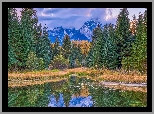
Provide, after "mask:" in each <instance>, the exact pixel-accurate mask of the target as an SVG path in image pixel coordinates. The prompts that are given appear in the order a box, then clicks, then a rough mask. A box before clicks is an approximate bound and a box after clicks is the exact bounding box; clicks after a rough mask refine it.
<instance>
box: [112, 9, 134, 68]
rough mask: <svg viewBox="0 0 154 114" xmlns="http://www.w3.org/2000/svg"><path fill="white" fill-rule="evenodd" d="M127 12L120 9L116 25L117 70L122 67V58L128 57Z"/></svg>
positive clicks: (128, 25) (129, 47) (128, 32)
mask: <svg viewBox="0 0 154 114" xmlns="http://www.w3.org/2000/svg"><path fill="white" fill-rule="evenodd" d="M128 15H129V12H128V10H127V8H123V9H121V12H120V14H119V15H118V18H117V23H116V31H115V32H116V37H117V42H116V44H117V48H118V55H119V56H118V59H117V61H118V68H121V66H122V64H121V63H122V58H123V57H127V56H129V55H130V51H131V41H132V39H131V38H132V37H130V36H131V32H130V30H129V29H130V23H129V18H128Z"/></svg>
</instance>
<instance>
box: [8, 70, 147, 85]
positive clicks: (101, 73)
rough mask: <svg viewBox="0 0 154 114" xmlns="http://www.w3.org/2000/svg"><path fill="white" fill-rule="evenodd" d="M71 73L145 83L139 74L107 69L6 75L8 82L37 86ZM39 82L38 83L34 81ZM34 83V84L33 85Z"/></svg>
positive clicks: (97, 79) (100, 78)
mask: <svg viewBox="0 0 154 114" xmlns="http://www.w3.org/2000/svg"><path fill="white" fill-rule="evenodd" d="M72 73H82V76H86V77H87V78H90V79H92V80H95V81H102V80H103V81H116V82H132V83H141V82H142V83H146V82H147V76H146V75H141V74H140V73H138V72H136V71H133V72H130V73H129V74H127V73H125V72H124V70H120V71H112V70H107V69H101V70H95V69H89V68H84V67H81V68H74V69H66V70H63V71H56V72H55V71H54V72H53V71H51V70H43V71H36V72H25V73H19V72H14V73H8V79H9V80H10V81H9V82H10V83H11V82H14V81H13V80H15V81H16V82H20V84H21V85H27V84H28V83H29V84H31V85H32V84H37V83H38V82H39V81H40V80H41V81H40V82H39V83H45V82H47V81H51V80H61V79H63V78H64V77H63V76H65V75H68V74H72ZM36 79H37V80H39V81H36ZM24 80H27V81H31V82H24ZM35 82H36V83H35ZM15 85H16V84H11V86H15Z"/></svg>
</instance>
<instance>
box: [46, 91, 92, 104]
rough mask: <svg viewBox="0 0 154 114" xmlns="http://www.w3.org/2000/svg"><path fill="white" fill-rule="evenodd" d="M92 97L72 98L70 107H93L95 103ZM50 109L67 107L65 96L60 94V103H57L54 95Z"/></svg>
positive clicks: (51, 98)
mask: <svg viewBox="0 0 154 114" xmlns="http://www.w3.org/2000/svg"><path fill="white" fill-rule="evenodd" d="M91 99H92V97H91V96H87V97H82V96H78V97H76V96H74V95H73V96H72V99H71V100H70V101H69V105H68V107H92V106H93V101H92V100H91ZM48 107H66V105H65V102H64V99H63V94H61V93H60V97H59V99H58V101H56V98H55V96H54V95H53V94H52V95H51V97H50V102H49V104H48Z"/></svg>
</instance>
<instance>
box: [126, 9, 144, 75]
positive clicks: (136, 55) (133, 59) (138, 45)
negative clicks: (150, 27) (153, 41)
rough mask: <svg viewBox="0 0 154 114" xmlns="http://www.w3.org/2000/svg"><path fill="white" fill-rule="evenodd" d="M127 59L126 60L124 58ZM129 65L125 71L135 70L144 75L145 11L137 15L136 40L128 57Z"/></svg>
mask: <svg viewBox="0 0 154 114" xmlns="http://www.w3.org/2000/svg"><path fill="white" fill-rule="evenodd" d="M126 59H128V58H126ZM129 60H130V63H131V64H130V65H129V67H127V69H129V70H132V69H136V70H138V71H140V72H141V73H145V72H146V70H147V68H146V64H147V14H146V11H145V13H144V15H143V14H140V15H139V18H138V22H137V28H136V39H135V42H133V45H132V51H131V56H130V57H129Z"/></svg>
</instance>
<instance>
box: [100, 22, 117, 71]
mask: <svg viewBox="0 0 154 114" xmlns="http://www.w3.org/2000/svg"><path fill="white" fill-rule="evenodd" d="M107 29H108V37H107V38H106V37H105V38H104V39H106V42H105V44H104V46H103V47H102V49H103V50H102V60H103V62H102V63H103V66H105V67H107V68H109V69H115V68H116V67H117V57H118V54H117V47H116V43H115V35H114V29H113V25H111V24H110V25H109V26H108V27H107ZM103 33H104V32H103ZM104 36H106V35H104V34H103V37H104ZM104 55H105V56H104ZM104 63H105V64H104Z"/></svg>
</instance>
